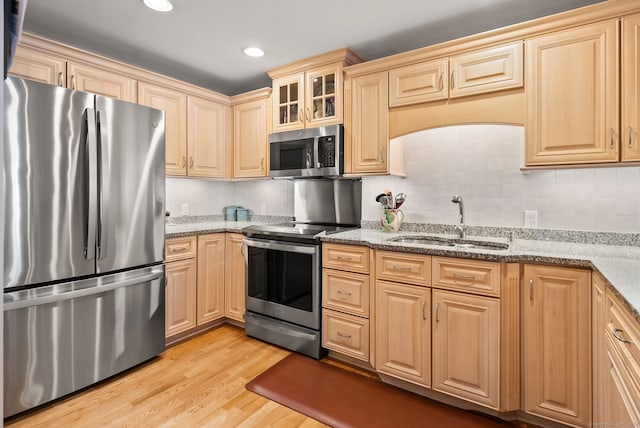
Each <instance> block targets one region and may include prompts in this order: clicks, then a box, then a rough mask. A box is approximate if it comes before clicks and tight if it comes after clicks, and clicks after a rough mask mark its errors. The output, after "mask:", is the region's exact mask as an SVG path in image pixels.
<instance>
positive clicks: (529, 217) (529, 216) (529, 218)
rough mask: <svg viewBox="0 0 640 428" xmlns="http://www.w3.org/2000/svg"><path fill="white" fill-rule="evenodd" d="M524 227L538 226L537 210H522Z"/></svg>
mask: <svg viewBox="0 0 640 428" xmlns="http://www.w3.org/2000/svg"><path fill="white" fill-rule="evenodd" d="M524 227H529V228H536V227H538V211H525V212H524Z"/></svg>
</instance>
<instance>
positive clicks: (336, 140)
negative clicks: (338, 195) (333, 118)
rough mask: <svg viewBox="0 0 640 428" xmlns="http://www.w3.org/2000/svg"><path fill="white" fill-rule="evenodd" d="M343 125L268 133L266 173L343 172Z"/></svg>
mask: <svg viewBox="0 0 640 428" xmlns="http://www.w3.org/2000/svg"><path fill="white" fill-rule="evenodd" d="M343 158H344V127H343V126H342V125H330V126H320V127H317V128H308V129H300V130H295V131H285V132H277V133H274V134H271V135H269V177H281V178H282V177H301V178H302V177H336V176H340V175H342V174H343V172H344V161H343Z"/></svg>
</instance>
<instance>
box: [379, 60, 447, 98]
mask: <svg viewBox="0 0 640 428" xmlns="http://www.w3.org/2000/svg"><path fill="white" fill-rule="evenodd" d="M448 97H449V61H448V60H447V58H441V59H436V60H434V61H427V62H421V63H418V64H412V65H407V66H404V67H399V68H394V69H393V70H391V71H389V106H390V107H395V106H403V105H408V104H416V103H422V102H426V101H437V100H446V99H447V98H448Z"/></svg>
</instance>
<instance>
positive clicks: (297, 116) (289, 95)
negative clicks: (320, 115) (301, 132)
mask: <svg viewBox="0 0 640 428" xmlns="http://www.w3.org/2000/svg"><path fill="white" fill-rule="evenodd" d="M303 96H304V73H298V74H295V75H292V76H285V77H280V78H278V79H273V132H279V131H290V130H292V129H302V128H304V99H303Z"/></svg>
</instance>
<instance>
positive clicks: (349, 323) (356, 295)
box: [322, 243, 374, 364]
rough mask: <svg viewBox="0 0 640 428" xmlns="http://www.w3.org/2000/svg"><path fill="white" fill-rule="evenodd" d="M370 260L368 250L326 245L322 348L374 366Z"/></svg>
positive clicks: (323, 251)
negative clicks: (371, 346) (371, 345)
mask: <svg viewBox="0 0 640 428" xmlns="http://www.w3.org/2000/svg"><path fill="white" fill-rule="evenodd" d="M370 258H371V250H369V248H367V247H362V246H356V245H343V244H331V243H325V244H323V245H322V346H323V347H325V348H327V349H329V350H331V351H335V352H337V353H338V354H340V355H342V356H347V357H349V358H352V359H355V360H358V361H364V362H366V363H370V364H373V361H374V358H372V356H371V353H370V352H371V348H370V344H371V328H370V327H371V324H370V323H371V321H370V307H371V298H372V296H371V290H370V288H371V287H370V276H369V266H370Z"/></svg>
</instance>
